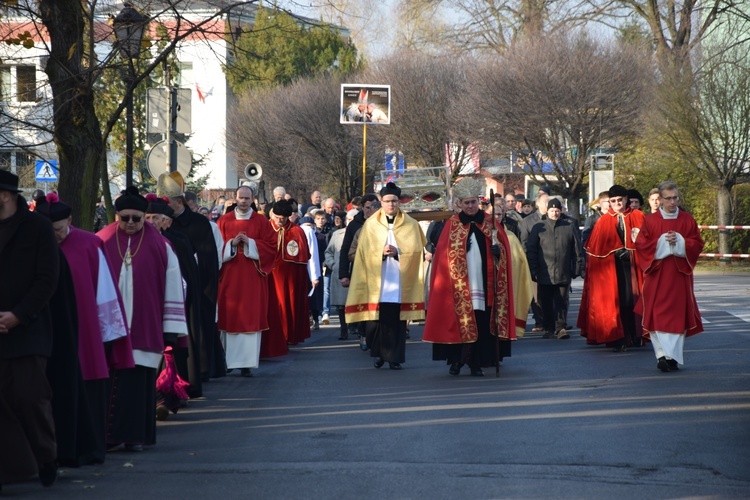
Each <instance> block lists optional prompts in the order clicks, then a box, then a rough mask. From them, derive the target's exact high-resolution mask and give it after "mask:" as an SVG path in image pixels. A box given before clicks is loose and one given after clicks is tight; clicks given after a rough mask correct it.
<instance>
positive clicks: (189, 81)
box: [177, 62, 195, 89]
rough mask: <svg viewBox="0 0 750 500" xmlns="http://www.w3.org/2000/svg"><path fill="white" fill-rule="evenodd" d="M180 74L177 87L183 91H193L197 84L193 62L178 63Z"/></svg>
mask: <svg viewBox="0 0 750 500" xmlns="http://www.w3.org/2000/svg"><path fill="white" fill-rule="evenodd" d="M178 67H179V73H178V74H177V87H179V88H181V89H192V88H193V86H194V84H195V79H194V78H193V63H192V62H180V63H178Z"/></svg>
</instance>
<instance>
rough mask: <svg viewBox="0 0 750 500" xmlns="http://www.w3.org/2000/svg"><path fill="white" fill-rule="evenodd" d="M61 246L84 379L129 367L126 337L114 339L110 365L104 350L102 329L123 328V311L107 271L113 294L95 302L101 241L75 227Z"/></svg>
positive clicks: (106, 375) (129, 347)
mask: <svg viewBox="0 0 750 500" xmlns="http://www.w3.org/2000/svg"><path fill="white" fill-rule="evenodd" d="M60 249H61V250H62V252H63V253H64V254H65V258H66V259H67V261H68V264H69V265H70V273H71V275H72V276H73V286H74V287H75V292H76V309H77V311H78V359H79V361H80V363H81V375H82V376H83V380H97V379H106V378H109V370H110V368H112V369H124V368H132V367H133V366H135V364H134V362H133V348H132V347H131V345H130V339H129V338H128V337H127V335H126V336H124V337H120V338H118V339H116V340H113V341H112V342H111V343H110V350H111V351H114V354H113V355H111V356H110V359H111V360H112V361H113V363H114V364H113V366H108V364H107V357H106V355H105V352H104V342H103V341H102V337H103V332H102V329H103V328H113V329H115V328H116V329H118V330H126V327H125V314H124V313H123V310H122V306H121V304H120V301H119V295H120V294H119V291H118V290H117V288H116V287H115V285H114V283H115V282H116V280H115V279H114V278H113V277H112V274H111V271H110V268H109V266H108V264H107V267H106V270H107V272H108V273H109V275H108V277H106V278H107V279H109V280H111V281H112V286H113V287H115V293H116V295H115V296H114V297H112V300H111V301H110V302H108V303H105V304H99V303H97V288H98V284H99V282H100V281H102V280H100V279H99V278H100V277H99V270H100V265H99V264H100V263H99V258H100V257H99V250H101V251H102V254H104V251H105V249H104V242H102V240H101V239H99V238H98V237H97V236H96V235H94V234H91V233H89V232H87V231H82V230H80V229H77V228H75V227H72V226H71V228H70V233H68V236H67V237H66V238H65V239H64V240H63V241H62V243H61V244H60Z"/></svg>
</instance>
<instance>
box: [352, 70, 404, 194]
mask: <svg viewBox="0 0 750 500" xmlns="http://www.w3.org/2000/svg"><path fill="white" fill-rule="evenodd" d="M339 113H340V114H339V116H340V118H339V123H351V124H357V125H362V195H363V196H364V194H365V192H366V191H367V124H368V123H375V124H378V125H390V124H391V86H390V85H370V84H365V85H363V84H359V83H342V84H341V107H340V109H339ZM350 175H351V172H350Z"/></svg>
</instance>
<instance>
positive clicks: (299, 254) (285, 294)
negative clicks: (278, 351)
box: [261, 221, 322, 357]
mask: <svg viewBox="0 0 750 500" xmlns="http://www.w3.org/2000/svg"><path fill="white" fill-rule="evenodd" d="M270 226H271V227H272V228H273V231H275V232H276V241H277V251H276V262H275V264H274V268H273V272H272V273H271V279H270V280H269V290H270V305H269V313H268V315H269V323H270V324H271V328H270V331H269V335H271V336H272V337H273V339H272V341H273V342H277V341H279V339H284V342H286V343H289V344H292V345H294V344H298V343H300V342H304V341H305V339H306V338H309V337H310V303H309V301H308V300H307V292H308V289H309V286H310V277H309V275H308V271H307V264H308V261H309V260H310V249H309V247H308V246H307V237H306V236H305V231H304V230H303V229H302V228H301V227H299V226H296V225H294V224H292V222H291V221H287V223H286V224H285V225H284V226H281V227H279V226H277V225H276V222H274V221H270ZM319 286H322V280H321V284H320V285H319ZM262 348H263V344H262V343H261V349H262ZM285 352H286V351H285ZM261 357H263V352H262V351H261Z"/></svg>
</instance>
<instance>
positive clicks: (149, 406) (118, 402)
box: [97, 186, 188, 451]
mask: <svg viewBox="0 0 750 500" xmlns="http://www.w3.org/2000/svg"><path fill="white" fill-rule="evenodd" d="M147 208H148V201H147V200H146V199H145V198H144V197H143V196H141V195H140V194H138V190H137V189H135V188H134V187H133V186H130V187H128V189H127V190H126V192H125V194H123V195H122V196H120V197H119V198H117V200H116V201H115V209H116V210H117V218H118V220H117V221H116V222H114V223H112V224H110V225H109V226H107V227H105V228H104V229H102V230H101V231H99V233H97V235H98V236H99V237H100V238H101V239H102V241H104V247H105V253H106V256H107V259H108V260H109V265H110V268H112V270H113V274H114V276H115V279H116V280H117V285H118V288H119V290H120V294H121V296H122V302H123V306H124V308H125V316H126V319H127V322H128V326H129V327H130V339H131V343H132V346H133V359H134V361H135V366H134V367H133V368H124V369H116V370H112V375H111V377H110V401H109V408H110V413H109V419H108V422H107V444H108V445H110V446H111V447H114V446H118V447H119V445H121V444H123V445H124V448H125V449H126V450H132V451H139V450H141V449H142V448H143V445H152V444H155V442H156V370H157V368H158V367H159V364H160V363H161V360H162V355H163V352H164V347H165V345H167V344H169V345H174V344H175V343H176V342H177V337H178V336H185V335H187V334H188V330H187V325H186V322H185V302H184V299H183V295H182V275H181V274H180V266H179V263H178V259H177V256H176V255H175V253H174V251H173V250H172V247H171V245H170V244H169V242H168V241H166V240H165V239H164V237H162V235H161V234H160V233H159V231H157V230H156V229H155V228H154V227H153V226H152V225H151V224H146V223H145V215H146V211H147Z"/></svg>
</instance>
